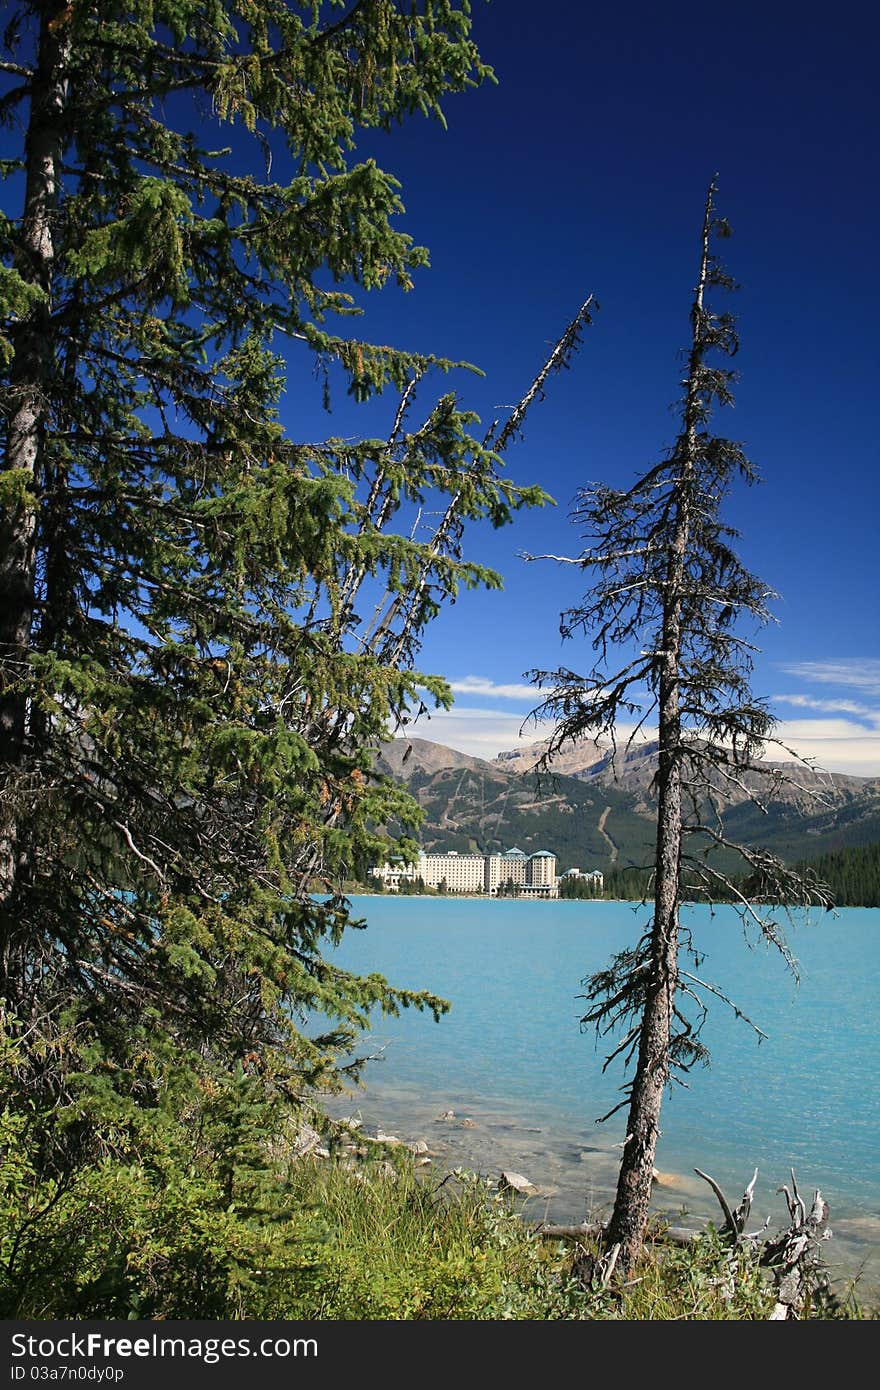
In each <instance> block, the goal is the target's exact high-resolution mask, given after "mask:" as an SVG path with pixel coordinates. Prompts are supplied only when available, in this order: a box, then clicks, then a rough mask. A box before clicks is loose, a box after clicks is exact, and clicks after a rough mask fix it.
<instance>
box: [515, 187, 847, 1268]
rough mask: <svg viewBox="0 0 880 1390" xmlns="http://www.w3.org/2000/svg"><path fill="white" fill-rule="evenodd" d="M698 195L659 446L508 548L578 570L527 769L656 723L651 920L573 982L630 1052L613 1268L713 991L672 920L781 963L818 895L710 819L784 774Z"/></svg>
mask: <svg viewBox="0 0 880 1390" xmlns="http://www.w3.org/2000/svg"><path fill="white" fill-rule="evenodd" d="M715 193H716V184H715V181H714V180H713V182H712V183H711V185H710V187H709V191H708V195H707V199H706V206H705V214H704V218H703V226H702V233H701V241H700V262H699V274H698V277H697V284H696V288H695V291H694V298H693V303H692V307H691V314H690V322H691V340H690V345H689V348H688V350H687V354H686V360H687V369H686V374H685V378H684V381H683V383H682V385H683V393H682V396H681V399H680V401H679V403H678V412H679V418H680V422H681V428H680V432H679V434H678V437H677V438H676V440H675V443H674V444H673V446H672V448H671V449H670V451H669V453H668V456H667V457H666V458H664V459H663V460H662V461H661V462H659V463H657V464H655V465H654V466H653V467H651V468H649V469H648V471H647V472H646V473H645V474H644V475H643V476H641V477H639V478H638V479H637V480H636V481H635V482H634V483H633V484H632V485H631V486H629V487H626V488H612V487H609V486H607V485H605V484H591V485H589V486H587V487H585V488H583V489H582V490H581V491H580V492H579V493H578V495H577V499H576V505H575V508H574V511H573V514H572V515H573V520H574V521H575V523H576V525H577V526H578V528H579V529H580V531H581V534H582V535H583V536H584V538H585V539H586V540H587V541H588V542H589V544H588V548H586V549H585V550H584V551H583V552H582V553H581V554H580V555H579V556H577V557H574V558H568V557H564V556H552V557H549V556H548V557H542V556H527V557H526V558H528V559H542V558H552V559H554V560H557V561H561V562H562V563H567V564H573V565H575V566H577V567H578V568H579V569H580V570H582V571H583V572H584V574H585V575H587V576H589V578H590V581H591V587H590V588H589V589H588V591H587V593H586V595H585V597H584V599H583V601H582V603H581V604H579V605H578V606H576V607H574V608H572V609H569V610H568V611H566V612H565V613H564V614H563V616H562V622H561V632H562V635H563V638H571V637H573V636H574V635H575V634H579V633H583V634H585V635H587V636H588V637H589V638H590V640H591V645H592V648H593V651H594V652H595V653H596V663H595V665H594V666H593V668H592V670H591V671H590V672H589V673H588V674H587V675H586V676H580V675H577V674H575V673H574V672H573V671H571V670H568V669H560V670H556V671H535V672H531V673H530V674H531V675H532V678H533V679H534V680H535V681H536V683H537V684H538V685H539V686H541V687H542V688H547V687H549V690H548V693H547V695H546V698H545V699H544V700H543V702H542V703H541V705H540V706H539V707H538V708H537V709H536V710H535V711H534V714H533V717H535V718H546V717H548V716H550V717H552V718H553V719H554V720H555V721H556V724H555V731H554V733H553V735H552V737H551V738H550V740H549V745H548V748H547V751H546V753H545V755H544V758H543V760H542V764H541V766H542V767H543V768H544V769H545V770H548V769H551V768H552V761H553V757H554V755H555V754H556V752H557V751H558V750H560V749H561V748H563V747H564V746H566V745H567V744H569V743H571V742H574V741H575V740H577V739H578V738H579V737H581V736H582V735H584V734H591V735H593V736H597V735H605V736H610V738H611V740H612V742H615V740H616V739H617V738H618V737H619V736H620V735H619V732H618V726H619V724H620V722H621V720H622V719H624V718H628V719H630V720H631V721H634V722H635V728H634V730H633V731H631V732H630V733H629V736H628V742H631V741H632V740H633V738H635V736H636V735H637V733H638V732H639V731H640V730H641V729H643V728H644V727H645V726H646V725H651V724H653V723H654V721H656V724H657V727H658V730H659V732H658V742H659V756H658V767H657V772H656V776H655V781H654V789H655V792H656V800H657V832H656V846H655V853H654V864H653V914H652V916H651V919H650V921H649V923H648V925H647V927H646V929H645V931H644V934H643V935H642V937H641V939H640V940H639V941H638V943H637V944H636V946H635V947H634V948H632V949H630V950H627V951H624V952H621V953H620V954H619V955H618V956H616V957H615V958H614V959H613V960H612V962H611V964H610V966H609V967H608V968H607V969H606V970H603V971H600V972H599V973H598V974H595V975H593V976H592V977H591V978H590V979H589V980H587V981H585V985H586V990H587V993H586V996H585V997H586V999H587V1001H588V1003H589V1009H588V1012H587V1013H586V1015H585V1018H584V1020H583V1022H584V1023H585V1024H587V1025H594V1026H595V1027H596V1029H597V1030H598V1031H599V1032H600V1034H610V1033H612V1032H614V1033H616V1035H617V1036H618V1037H619V1038H620V1039H621V1040H620V1041H618V1042H617V1043H616V1045H615V1047H614V1051H613V1052H612V1054H611V1057H610V1058H609V1059H608V1060H609V1061H610V1060H611V1058H613V1057H618V1056H622V1057H623V1058H624V1059H625V1062H626V1064H627V1065H630V1064H631V1063H632V1062H633V1061H635V1071H634V1075H633V1077H632V1080H631V1081H630V1082H629V1083H628V1084H627V1085H626V1086H625V1087H624V1093H625V1094H624V1099H623V1100H621V1102H620V1103H619V1105H617V1106H615V1107H614V1109H613V1110H612V1111H610V1112H609V1114H614V1113H615V1112H616V1111H617V1110H619V1109H621V1108H622V1107H624V1106H626V1105H627V1104H628V1107H629V1110H628V1121H627V1128H626V1140H625V1144H624V1148H623V1157H622V1162H621V1167H620V1174H619V1181H618V1187H617V1196H616V1201H615V1205H614V1210H613V1213H612V1216H611V1220H610V1223H609V1225H608V1228H607V1232H606V1243H607V1248H608V1249H609V1250H611V1249H613V1248H614V1247H615V1246H619V1251H618V1255H617V1258H616V1271H617V1274H618V1275H623V1276H626V1275H627V1274H628V1273H629V1272H630V1271H631V1269H632V1267H633V1264H634V1261H635V1260H636V1258H637V1256H638V1254H639V1251H640V1249H641V1245H642V1240H643V1235H644V1230H645V1225H646V1221H647V1216H648V1206H649V1201H650V1196H651V1181H652V1173H653V1169H654V1155H655V1150H656V1145H657V1135H658V1130H659V1120H660V1110H661V1105H662V1101H663V1096H664V1093H665V1091H666V1088H667V1086H668V1084H669V1083H670V1080H671V1079H673V1077H674V1074H675V1073H676V1071H681V1070H687V1069H688V1068H689V1067H690V1066H692V1065H693V1064H694V1062H695V1061H698V1060H699V1061H705V1060H706V1057H707V1053H706V1050H705V1047H704V1046H703V1044H702V1043H701V1042H700V1038H699V1033H700V1027H701V1021H702V1018H703V1017H704V1016H705V1009H706V1004H705V1000H706V997H707V995H708V994H717V995H720V997H721V998H722V999H727V996H726V995H725V994H724V993H723V992H722V991H720V990H718V989H717V988H716V987H715V986H713V985H711V984H709V982H707V981H704V980H703V979H701V978H700V977H699V976H698V975H696V974H694V973H691V972H685V971H683V970H682V968H681V965H680V960H679V956H680V951H681V949H682V948H684V949H686V950H690V951H691V952H692V954H693V955H694V957H695V958H696V959H697V960H699V953H698V952H697V951H696V949H695V947H694V943H693V942H692V940H691V938H690V935H689V934H688V933H686V932H683V929H682V928H681V926H680V921H679V909H680V905H681V902H682V901H683V899H684V898H685V897H690V898H693V897H697V898H698V899H700V898H702V899H704V900H710V901H711V900H712V899H714V898H717V897H719V896H722V897H724V898H732V899H733V901H734V902H735V903H736V904H737V906H738V908H739V910H740V912H741V914H742V916H743V919H744V921H745V922H746V923H747V924H749V925H750V926H751V927H752V928H754V929H755V930H756V931H757V933H758V934H759V936H760V937H761V938H763V939H764V940H765V941H767V942H769V943H770V944H772V945H773V946H775V947H776V948H778V949H779V950H780V951H781V952H782V954H783V956H784V957H785V959H786V961H787V962H788V964H789V965H790V966H791V967H792V968H794V960H793V957H792V955H791V952H790V951H789V948H788V946H787V944H786V938H785V933H784V930H783V925H782V924H781V921H780V917H782V919H783V920H784V917H785V913H786V912H787V911H788V910H789V908H790V907H791V906H792V905H794V904H805V903H821V904H823V905H827V903H828V896H827V893H826V890H825V889H824V888H823V886H822V885H821V884H819V883H818V882H815V881H811V880H810V879H808V878H804V877H802V876H800V875H798V874H797V873H795V872H793V871H792V870H791V869H790V868H789V867H787V866H786V865H785V864H784V863H782V862H781V861H780V860H779V859H778V858H776V857H775V856H773V855H772V854H769V853H767V852H766V851H764V850H756V849H753V848H750V847H748V846H745V845H740V844H736V843H734V842H733V841H732V840H730V839H729V838H728V837H727V836H726V834H725V831H724V824H723V818H722V802H723V797H724V793H725V791H728V792H729V791H730V790H731V789H736V790H737V792H738V793H739V794H741V793H742V792H744V791H745V792H746V794H747V795H749V796H753V798H754V799H759V797H760V792H756V791H755V783H756V780H757V783H759V784H760V783H764V784H767V785H769V787H770V789H771V790H772V787H773V785H774V784H775V783H778V781H779V780H780V778H782V777H784V776H786V775H787V774H786V773H784V772H783V771H780V769H779V768H778V767H777V766H774V765H772V764H771V763H770V762H769V761H768V760H767V754H768V752H770V750H771V748H772V747H773V728H774V720H773V718H772V716H771V714H770V712H769V710H768V709H767V707H766V705H765V703H764V702H763V701H761V700H759V699H756V698H755V697H754V696H753V695H752V693H751V689H750V677H751V672H752V666H753V653H754V651H755V648H754V646H753V645H752V643H751V642H750V640H748V639H747V638H746V637H745V636H743V635H742V633H741V627H742V624H743V621H744V620H745V621H748V620H751V622H752V624H753V625H756V626H757V625H761V624H763V623H766V622H767V621H768V620H769V618H770V617H771V614H770V610H769V608H768V603H769V601H770V600H771V599H772V598H774V597H775V595H774V594H773V591H772V590H771V589H770V588H768V586H767V585H766V584H764V583H763V582H762V581H761V580H760V579H758V578H756V577H755V576H754V575H753V574H751V573H749V571H748V570H747V569H746V568H745V567H744V566H743V564H742V563H741V562H740V560H739V558H738V557H737V555H736V553H735V552H734V550H733V548H732V542H733V541H734V540H735V538H736V536H737V533H736V532H735V531H733V530H732V529H731V527H730V526H728V525H726V524H725V523H724V521H723V520H722V517H721V504H722V502H723V500H724V498H725V497H726V495H727V493H728V491H729V488H730V485H731V483H732V482H733V480H735V479H736V478H740V479H742V480H744V481H745V482H746V483H752V482H754V481H755V480H756V473H755V469H754V468H753V466H752V464H751V463H750V462H749V460H748V459H747V458H746V456H745V453H744V452H743V449H742V448H741V447H740V445H739V444H737V443H734V442H732V441H731V440H728V439H723V438H719V437H718V436H716V435H714V434H712V433H711V432H710V430H709V428H708V422H709V419H710V416H711V414H712V411H713V409H714V408H715V407H716V406H724V405H729V404H731V402H732V399H733V397H732V386H733V381H734V374H733V372H732V371H730V370H728V369H726V368H723V367H718V366H716V365H713V359H714V357H715V355H717V354H719V353H720V354H721V355H722V356H726V357H728V358H730V357H732V356H733V355H734V354H735V352H736V351H737V347H738V339H737V335H736V330H735V324H734V320H733V318H732V316H731V315H730V314H728V313H718V312H715V311H714V310H713V309H712V308H711V307H710V304H709V299H710V297H711V294H712V292H713V291H717V290H728V289H732V288H734V285H733V281H732V280H731V279H730V277H729V276H728V275H727V274H726V273H725V271H724V270H723V269H722V266H721V264H720V262H719V260H718V257H717V256H716V254H715V251H714V244H715V239H716V238H718V237H726V236H727V235H728V234H729V229H728V226H727V223H726V222H725V221H724V220H723V219H721V218H719V217H717V216H716V214H715V210H714V203H715ZM734 858H736V859H737V861H738V862H739V863H740V864H741V865H742V866H743V867H744V870H747V871H748V872H749V873H750V875H751V880H750V882H749V883H744V881H743V880H742V878H741V877H740V876H739V874H738V873H737V872H735V871H734V870H732V868H731V860H732V859H734ZM727 1002H728V1003H730V1002H731V1001H730V1000H729V999H728V1000H727ZM694 1005H696V1013H695V1012H694V1008H693V1006H694ZM606 1065H607V1063H606ZM603 1118H605V1119H607V1118H608V1116H604V1117H603Z"/></svg>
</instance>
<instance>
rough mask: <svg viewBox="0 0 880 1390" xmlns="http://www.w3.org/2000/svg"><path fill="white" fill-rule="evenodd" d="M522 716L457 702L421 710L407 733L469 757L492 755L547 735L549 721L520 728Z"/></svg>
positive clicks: (495, 755)
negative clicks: (422, 711)
mask: <svg viewBox="0 0 880 1390" xmlns="http://www.w3.org/2000/svg"><path fill="white" fill-rule="evenodd" d="M523 719H524V716H523V715H521V714H509V713H508V711H507V710H499V709H476V708H468V707H467V706H461V707H459V706H458V705H456V706H455V707H454V708H453V709H451V710H433V711H432V712H431V714H430V715H427V714H423V715H422V716H421V717H420V718H419V719H417V720H416V721H415V723H413V724H408V725H407V727H406V733H407V734H410V735H412V736H414V737H415V738H426V739H430V741H431V742H432V743H442V744H445V745H446V747H447V748H455V749H457V750H458V752H459V753H469V754H470V755H471V757H472V758H495V757H497V755H498V754H499V753H502V752H506V751H507V750H508V749H510V748H517V747H526V746H527V745H528V744H530V743H536V742H538V740H539V739H542V738H546V737H547V736H548V735H549V733H550V725H546V724H545V725H542V724H535V723H533V722H531V721H530V722H529V723H528V724H527V725H526V727H525V728H523Z"/></svg>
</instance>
